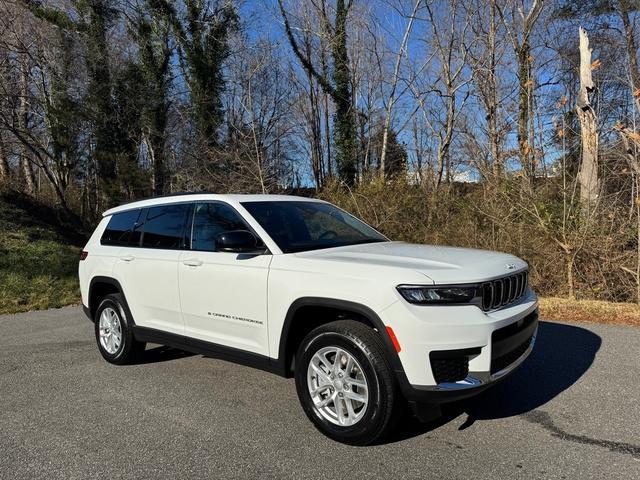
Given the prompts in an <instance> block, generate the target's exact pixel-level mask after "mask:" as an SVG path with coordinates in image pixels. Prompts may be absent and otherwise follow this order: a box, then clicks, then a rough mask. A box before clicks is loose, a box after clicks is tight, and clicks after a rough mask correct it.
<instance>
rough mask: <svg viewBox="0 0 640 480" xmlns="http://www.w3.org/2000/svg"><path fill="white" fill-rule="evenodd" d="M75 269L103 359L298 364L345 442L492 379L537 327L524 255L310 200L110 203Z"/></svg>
mask: <svg viewBox="0 0 640 480" xmlns="http://www.w3.org/2000/svg"><path fill="white" fill-rule="evenodd" d="M79 275H80V286H81V293H82V302H83V305H84V309H85V312H86V313H87V315H88V316H89V318H91V319H92V320H93V321H94V323H95V337H96V340H97V345H98V348H99V350H100V353H101V354H102V356H103V357H104V358H105V359H106V360H107V361H108V362H111V363H114V364H124V363H129V362H134V361H135V360H136V358H137V357H139V356H140V355H141V354H143V352H144V350H145V345H146V343H147V342H150V343H156V344H162V345H169V346H173V347H176V348H179V349H184V350H188V351H192V352H197V353H201V354H204V355H208V356H212V357H217V358H222V359H225V360H229V361H233V362H238V363H242V364H245V365H250V366H253V367H258V368H261V369H264V370H267V371H270V372H273V373H276V374H278V375H282V376H285V377H295V385H296V389H297V392H298V396H299V399H300V402H301V404H302V407H303V409H304V411H305V413H306V414H307V416H308V417H309V419H310V420H311V421H312V422H313V423H314V424H315V425H316V427H317V428H318V429H319V430H321V431H322V432H323V433H325V434H326V435H328V436H329V437H331V438H333V439H336V440H339V441H342V442H345V443H351V444H368V443H371V442H374V441H376V440H377V439H378V438H380V437H381V436H382V435H384V434H385V433H386V432H387V431H388V430H389V429H390V428H391V426H392V425H393V423H394V419H395V418H396V417H397V414H398V412H399V411H400V410H401V409H402V408H404V407H406V406H407V405H409V406H411V407H412V408H413V410H414V412H415V413H416V414H417V415H418V416H419V417H420V418H423V419H424V418H428V416H429V415H430V414H431V412H435V411H437V407H438V405H440V404H441V403H443V402H449V401H453V400H458V399H462V398H466V397H469V396H472V395H475V394H477V393H478V392H480V391H482V390H483V389H485V388H486V387H488V386H490V385H492V384H494V383H495V382H496V381H497V380H499V379H501V378H503V377H504V376H505V375H507V374H509V373H510V372H511V371H513V370H514V368H516V367H517V366H518V365H520V364H521V363H522V362H523V360H524V359H525V358H526V357H527V356H528V354H529V353H530V351H531V349H532V348H533V344H534V341H535V338H536V332H537V323H538V309H537V303H538V302H537V298H536V296H535V294H534V293H533V292H532V291H531V289H530V288H529V287H528V283H527V278H528V275H527V264H526V263H525V262H524V261H523V260H521V259H519V258H517V257H514V256H511V255H506V254H502V253H496V252H488V251H481V250H472V249H463V248H449V247H442V246H427V245H415V244H409V243H404V242H395V241H390V240H389V239H388V238H386V237H385V236H384V235H382V234H381V233H379V232H377V231H376V230H374V229H373V228H372V227H370V226H368V225H367V224H365V223H364V222H362V221H360V220H358V219H357V218H355V217H353V216H352V215H349V214H348V213H346V212H344V211H343V210H341V209H339V208H337V207H335V206H333V205H331V204H329V203H326V202H323V201H320V200H312V199H308V198H299V197H291V196H275V195H214V194H191V195H175V196H169V197H161V198H153V199H149V200H143V201H139V202H134V203H129V204H126V205H122V206H119V207H116V208H113V209H111V210H108V211H107V212H105V213H104V216H103V218H102V221H101V222H100V223H99V225H98V226H97V228H96V230H95V232H94V233H93V235H92V236H91V238H90V240H89V242H88V243H87V245H86V247H85V248H84V251H83V253H82V256H81V261H80V266H79ZM256 401H258V400H256Z"/></svg>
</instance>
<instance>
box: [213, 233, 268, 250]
mask: <svg viewBox="0 0 640 480" xmlns="http://www.w3.org/2000/svg"><path fill="white" fill-rule="evenodd" d="M215 247H216V251H217V252H230V253H254V254H261V253H264V252H265V251H266V248H264V247H262V246H258V238H257V237H256V236H255V235H254V234H253V233H252V232H250V231H248V230H231V231H229V232H222V233H219V234H218V235H217V236H216V239H215Z"/></svg>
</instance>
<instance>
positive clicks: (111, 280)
mask: <svg viewBox="0 0 640 480" xmlns="http://www.w3.org/2000/svg"><path fill="white" fill-rule="evenodd" d="M96 283H107V284H109V285H113V286H114V287H116V288H117V289H118V291H119V292H120V294H121V295H122V299H123V300H124V303H125V307H126V308H127V310H128V311H131V309H130V308H129V304H128V303H127V296H126V295H125V293H124V290H123V289H122V285H120V282H119V281H118V280H116V279H115V278H112V277H103V276H97V277H93V278H92V279H91V282H90V283H89V305H88V309H89V315H90V318H91V320H92V321H93V314H94V313H95V309H96V308H97V307H98V305H91V293H92V292H93V287H94V285H95V284H96ZM83 307H84V305H83ZM131 321H132V322H133V324H134V325H135V323H136V322H135V320H134V319H133V316H132V317H131Z"/></svg>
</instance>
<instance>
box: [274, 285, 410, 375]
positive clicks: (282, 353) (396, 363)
mask: <svg viewBox="0 0 640 480" xmlns="http://www.w3.org/2000/svg"><path fill="white" fill-rule="evenodd" d="M301 307H329V308H336V309H340V310H346V311H350V312H354V313H357V314H359V315H362V316H363V317H365V318H366V319H367V320H369V321H370V322H371V323H372V324H373V326H374V328H375V329H376V330H377V331H378V333H379V334H380V338H382V342H383V344H384V346H385V350H386V353H387V358H388V359H389V363H390V364H391V368H392V369H393V371H394V372H395V374H396V377H398V376H400V377H402V376H405V374H404V368H402V363H401V362H400V357H398V353H397V352H396V349H395V347H394V346H393V342H392V341H391V338H390V337H389V334H388V333H387V328H386V327H385V325H384V323H383V322H382V320H380V317H379V316H378V314H377V313H375V312H374V311H373V310H371V309H370V308H369V307H367V306H366V305H362V304H361V303H356V302H350V301H347V300H338V299H334V298H324V297H301V298H298V299H297V300H295V301H294V302H293V303H292V304H291V305H290V306H289V310H287V315H286V317H285V320H284V324H283V326H282V332H281V334H280V345H279V347H278V363H279V364H280V368H281V369H282V371H286V368H287V367H286V365H285V362H286V349H287V338H288V336H289V330H290V329H291V324H292V322H293V318H294V317H295V314H296V312H297V311H298V309H300V308H301ZM405 378H406V376H405Z"/></svg>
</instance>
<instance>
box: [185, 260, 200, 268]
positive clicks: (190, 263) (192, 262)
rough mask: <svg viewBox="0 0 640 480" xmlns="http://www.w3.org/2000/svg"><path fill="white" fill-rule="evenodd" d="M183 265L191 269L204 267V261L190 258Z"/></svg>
mask: <svg viewBox="0 0 640 480" xmlns="http://www.w3.org/2000/svg"><path fill="white" fill-rule="evenodd" d="M182 263H183V265H187V266H189V267H199V266H200V265H202V263H203V262H202V260H198V259H197V258H190V259H189V260H183V261H182Z"/></svg>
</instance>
